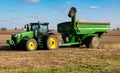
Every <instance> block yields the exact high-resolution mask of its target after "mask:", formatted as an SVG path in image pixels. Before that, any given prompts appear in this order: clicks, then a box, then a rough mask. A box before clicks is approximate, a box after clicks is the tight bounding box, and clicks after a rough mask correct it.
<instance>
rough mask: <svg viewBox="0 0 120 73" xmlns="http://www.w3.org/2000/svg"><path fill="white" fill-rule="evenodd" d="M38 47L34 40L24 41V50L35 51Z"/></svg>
mask: <svg viewBox="0 0 120 73" xmlns="http://www.w3.org/2000/svg"><path fill="white" fill-rule="evenodd" d="M37 47H38V44H37V41H36V40H35V39H28V40H26V41H25V50H27V51H35V50H36V49H37Z"/></svg>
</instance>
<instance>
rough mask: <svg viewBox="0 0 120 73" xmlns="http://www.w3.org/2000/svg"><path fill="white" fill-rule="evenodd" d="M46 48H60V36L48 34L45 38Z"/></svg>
mask: <svg viewBox="0 0 120 73" xmlns="http://www.w3.org/2000/svg"><path fill="white" fill-rule="evenodd" d="M43 43H44V48H45V49H47V50H55V49H57V48H58V44H59V42H58V38H57V37H56V36H55V35H48V36H47V37H45V39H44V42H43Z"/></svg>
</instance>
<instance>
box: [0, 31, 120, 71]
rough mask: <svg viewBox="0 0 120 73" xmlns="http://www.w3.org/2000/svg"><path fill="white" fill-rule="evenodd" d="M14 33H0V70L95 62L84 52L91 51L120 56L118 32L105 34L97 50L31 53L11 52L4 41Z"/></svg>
mask: <svg viewBox="0 0 120 73" xmlns="http://www.w3.org/2000/svg"><path fill="white" fill-rule="evenodd" d="M16 32H18V31H14V32H11V31H9V32H7V31H6V32H0V70H4V69H19V68H33V67H36V68H38V67H54V66H64V65H72V64H73V63H72V59H73V60H74V59H89V60H91V61H92V60H96V58H90V56H86V53H84V51H93V54H94V53H98V54H100V53H102V52H103V53H104V54H106V52H107V51H108V52H107V54H110V53H111V54H112V53H113V52H114V54H115V53H116V54H118V56H120V32H118V31H117V32H116V31H111V32H109V33H107V34H105V35H104V37H103V39H102V40H101V43H100V45H99V48H98V49H88V48H85V47H84V46H82V47H80V48H59V49H58V50H53V51H49V50H48V51H46V50H37V51H33V52H27V51H11V49H10V47H9V45H8V44H6V40H8V39H10V34H12V33H16ZM108 49H109V50H108ZM82 55H83V56H82ZM119 64H120V63H119Z"/></svg>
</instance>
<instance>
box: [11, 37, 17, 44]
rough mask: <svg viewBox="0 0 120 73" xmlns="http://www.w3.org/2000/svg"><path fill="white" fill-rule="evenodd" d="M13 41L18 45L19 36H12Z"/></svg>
mask: <svg viewBox="0 0 120 73" xmlns="http://www.w3.org/2000/svg"><path fill="white" fill-rule="evenodd" d="M12 40H13V41H14V42H15V43H17V36H14V35H12Z"/></svg>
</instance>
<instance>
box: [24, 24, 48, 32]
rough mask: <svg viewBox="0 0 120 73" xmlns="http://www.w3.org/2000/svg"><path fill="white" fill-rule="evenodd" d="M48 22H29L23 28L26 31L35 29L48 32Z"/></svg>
mask: <svg viewBox="0 0 120 73" xmlns="http://www.w3.org/2000/svg"><path fill="white" fill-rule="evenodd" d="M48 24H49V23H39V22H38V23H30V24H29V25H28V24H26V26H25V28H26V29H27V31H36V30H39V31H40V32H43V33H44V32H48Z"/></svg>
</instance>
